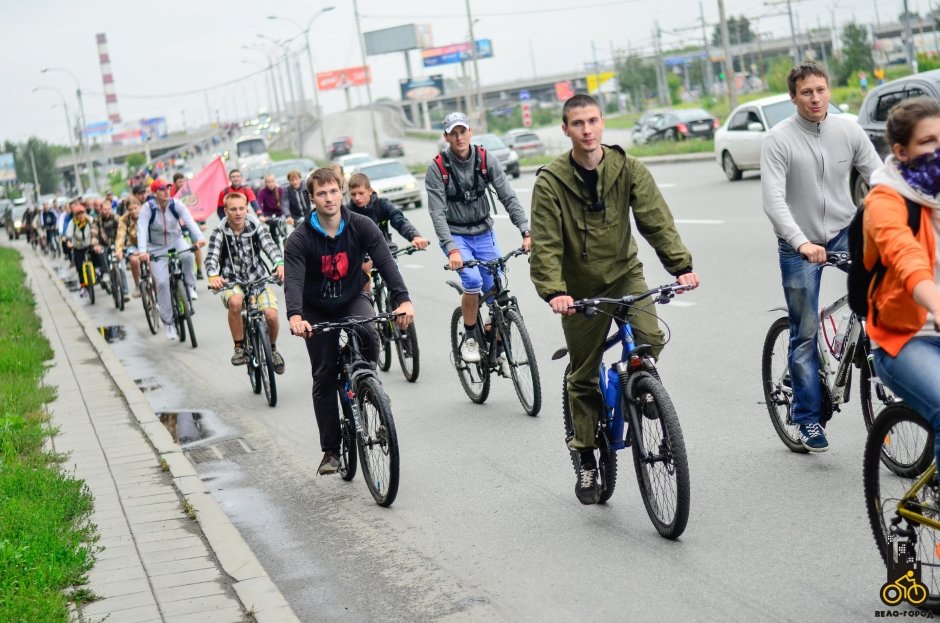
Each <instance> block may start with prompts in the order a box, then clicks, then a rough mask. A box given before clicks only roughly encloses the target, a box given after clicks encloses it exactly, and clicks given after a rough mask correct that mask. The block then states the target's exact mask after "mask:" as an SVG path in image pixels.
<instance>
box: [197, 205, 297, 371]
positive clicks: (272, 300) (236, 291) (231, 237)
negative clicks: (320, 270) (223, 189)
mask: <svg viewBox="0 0 940 623" xmlns="http://www.w3.org/2000/svg"><path fill="white" fill-rule="evenodd" d="M247 217H248V200H247V199H246V198H245V195H243V194H241V193H229V194H228V195H227V196H226V197H225V219H223V220H222V221H221V222H220V223H219V224H218V225H216V227H215V229H213V230H212V233H211V234H210V235H209V246H208V248H207V251H206V275H208V277H209V287H210V288H211V289H212V290H215V291H216V292H218V291H219V290H221V289H222V288H223V287H224V286H225V285H226V284H227V283H229V282H230V281H235V282H237V283H250V282H252V281H258V280H259V279H264V278H265V277H267V276H268V271H267V268H266V267H265V265H264V263H263V262H262V261H261V254H262V253H263V254H265V255H267V256H268V259H269V260H270V261H271V263H272V265H273V266H274V267H275V269H274V272H275V273H276V274H277V278H278V279H280V280H281V281H283V280H284V258H283V257H281V250H280V249H279V248H278V246H277V245H276V244H275V243H274V240H273V239H272V238H271V234H269V233H268V228H267V227H264V226H262V225H261V224H260V223H255V222H253V221H249V220H248V218H247ZM244 298H245V293H244V292H243V291H242V289H241V287H240V286H238V285H235V286H234V287H232V288H230V289H228V290H226V291H225V292H223V293H222V304H223V305H225V308H226V309H228V327H229V331H230V332H231V333H232V341H233V342H234V343H235V352H234V353H233V354H232V365H233V366H243V365H245V363H247V360H246V359H245V350H244V340H245V327H244V326H242V304H243V302H244ZM257 300H258V308H259V309H262V310H264V318H265V320H266V321H267V324H268V337H269V338H270V340H271V354H272V356H273V358H274V371H275V372H277V373H278V374H284V357H282V356H281V353H279V352H278V351H277V334H278V329H279V328H280V324H279V323H278V319H277V295H276V294H275V293H274V290H273V289H272V288H271V287H270V286H266V287H265V289H264V292H262V293H261V295H260V296H258V299H257Z"/></svg>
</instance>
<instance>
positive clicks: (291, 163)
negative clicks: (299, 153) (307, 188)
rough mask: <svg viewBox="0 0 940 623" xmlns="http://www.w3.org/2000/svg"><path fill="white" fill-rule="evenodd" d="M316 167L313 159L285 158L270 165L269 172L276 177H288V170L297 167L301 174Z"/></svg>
mask: <svg viewBox="0 0 940 623" xmlns="http://www.w3.org/2000/svg"><path fill="white" fill-rule="evenodd" d="M315 168H316V166H314V164H313V161H312V160H285V161H283V162H278V163H276V164H274V165H272V166H270V167H268V174H271V175H273V176H274V177H287V174H288V172H290V171H294V170H295V169H296V170H297V171H300V173H301V175H305V174H306V173H307V171H312V170H313V169H315Z"/></svg>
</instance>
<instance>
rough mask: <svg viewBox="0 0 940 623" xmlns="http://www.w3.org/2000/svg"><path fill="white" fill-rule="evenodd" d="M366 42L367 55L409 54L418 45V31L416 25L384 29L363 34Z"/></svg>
mask: <svg viewBox="0 0 940 623" xmlns="http://www.w3.org/2000/svg"><path fill="white" fill-rule="evenodd" d="M362 38H363V39H365V42H366V54H368V55H369V56H375V55H376V54H389V53H391V52H407V51H408V50H414V49H415V48H417V47H420V46H419V45H418V31H417V29H416V28H415V25H414V24H405V25H404V26H395V27H393V28H383V29H382V30H373V31H372V32H366V33H363V34H362Z"/></svg>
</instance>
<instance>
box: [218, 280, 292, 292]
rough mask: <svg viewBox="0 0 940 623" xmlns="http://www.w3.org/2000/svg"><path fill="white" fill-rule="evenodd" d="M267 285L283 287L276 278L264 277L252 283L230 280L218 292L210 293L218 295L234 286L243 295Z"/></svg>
mask: <svg viewBox="0 0 940 623" xmlns="http://www.w3.org/2000/svg"><path fill="white" fill-rule="evenodd" d="M269 283H273V284H276V285H283V283H282V282H281V280H280V279H278V278H277V277H265V278H263V279H255V280H254V281H236V280H232V281H229V282H228V283H226V284H225V285H224V286H222V287H221V288H219V289H218V290H213V291H212V292H213V293H214V294H220V293H222V292H225V291H226V290H231V289H233V288H235V287H236V286H238V287H240V288H241V289H242V292H244V293H245V294H248V293H249V292H253V291H255V290H261V289H262V288H263V287H264V286H266V285H268V284H269Z"/></svg>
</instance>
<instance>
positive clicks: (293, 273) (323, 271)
mask: <svg viewBox="0 0 940 623" xmlns="http://www.w3.org/2000/svg"><path fill="white" fill-rule="evenodd" d="M342 214H343V218H344V219H345V225H344V227H343V229H342V231H340V233H339V234H337V235H336V237H335V238H330V237H328V236H327V235H326V234H324V233H323V232H321V231H318V230H317V229H315V228H314V227H313V225H311V224H310V219H306V220H304V222H303V225H301V226H300V227H298V228H297V229H295V230H294V231H293V232H292V233H291V235H290V236H289V237H288V238H287V244H286V245H285V247H284V298H285V299H286V301H287V317H288V318H290V317H291V316H295V315H309V314H308V312H309V311H316V312H319V313H321V314H326V315H335V316H340V315H341V314H343V313H344V311H345V310H346V308H348V307H349V304H350V303H351V302H352V301H353V299H355V297H356V296H358V294H359V293H360V292H362V288H363V286H364V285H365V284H366V279H367V277H366V274H365V273H364V272H363V270H362V262H363V260H364V259H365V256H366V254H368V255H369V256H370V257H371V258H372V261H373V262H374V263H375V267H376V268H377V269H378V270H379V273H380V274H381V275H382V277H383V278H384V279H385V283H386V284H388V288H389V291H390V292H391V295H392V301H393V302H394V304H395V306H398V305H400V304H401V303H403V302H405V301H410V300H411V298H410V296H409V295H408V289H407V288H406V287H405V281H404V279H402V276H401V273H400V272H398V264H396V263H395V260H394V259H392V254H391V252H390V251H389V249H388V243H387V242H386V241H385V237H384V236H382V232H381V231H380V230H379V228H378V226H377V225H376V224H375V223H373V222H372V221H371V220H369V219H368V218H366V217H364V216H361V215H359V214H353V213H352V212H350V211H349V210H348V209H347V208H342Z"/></svg>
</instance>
